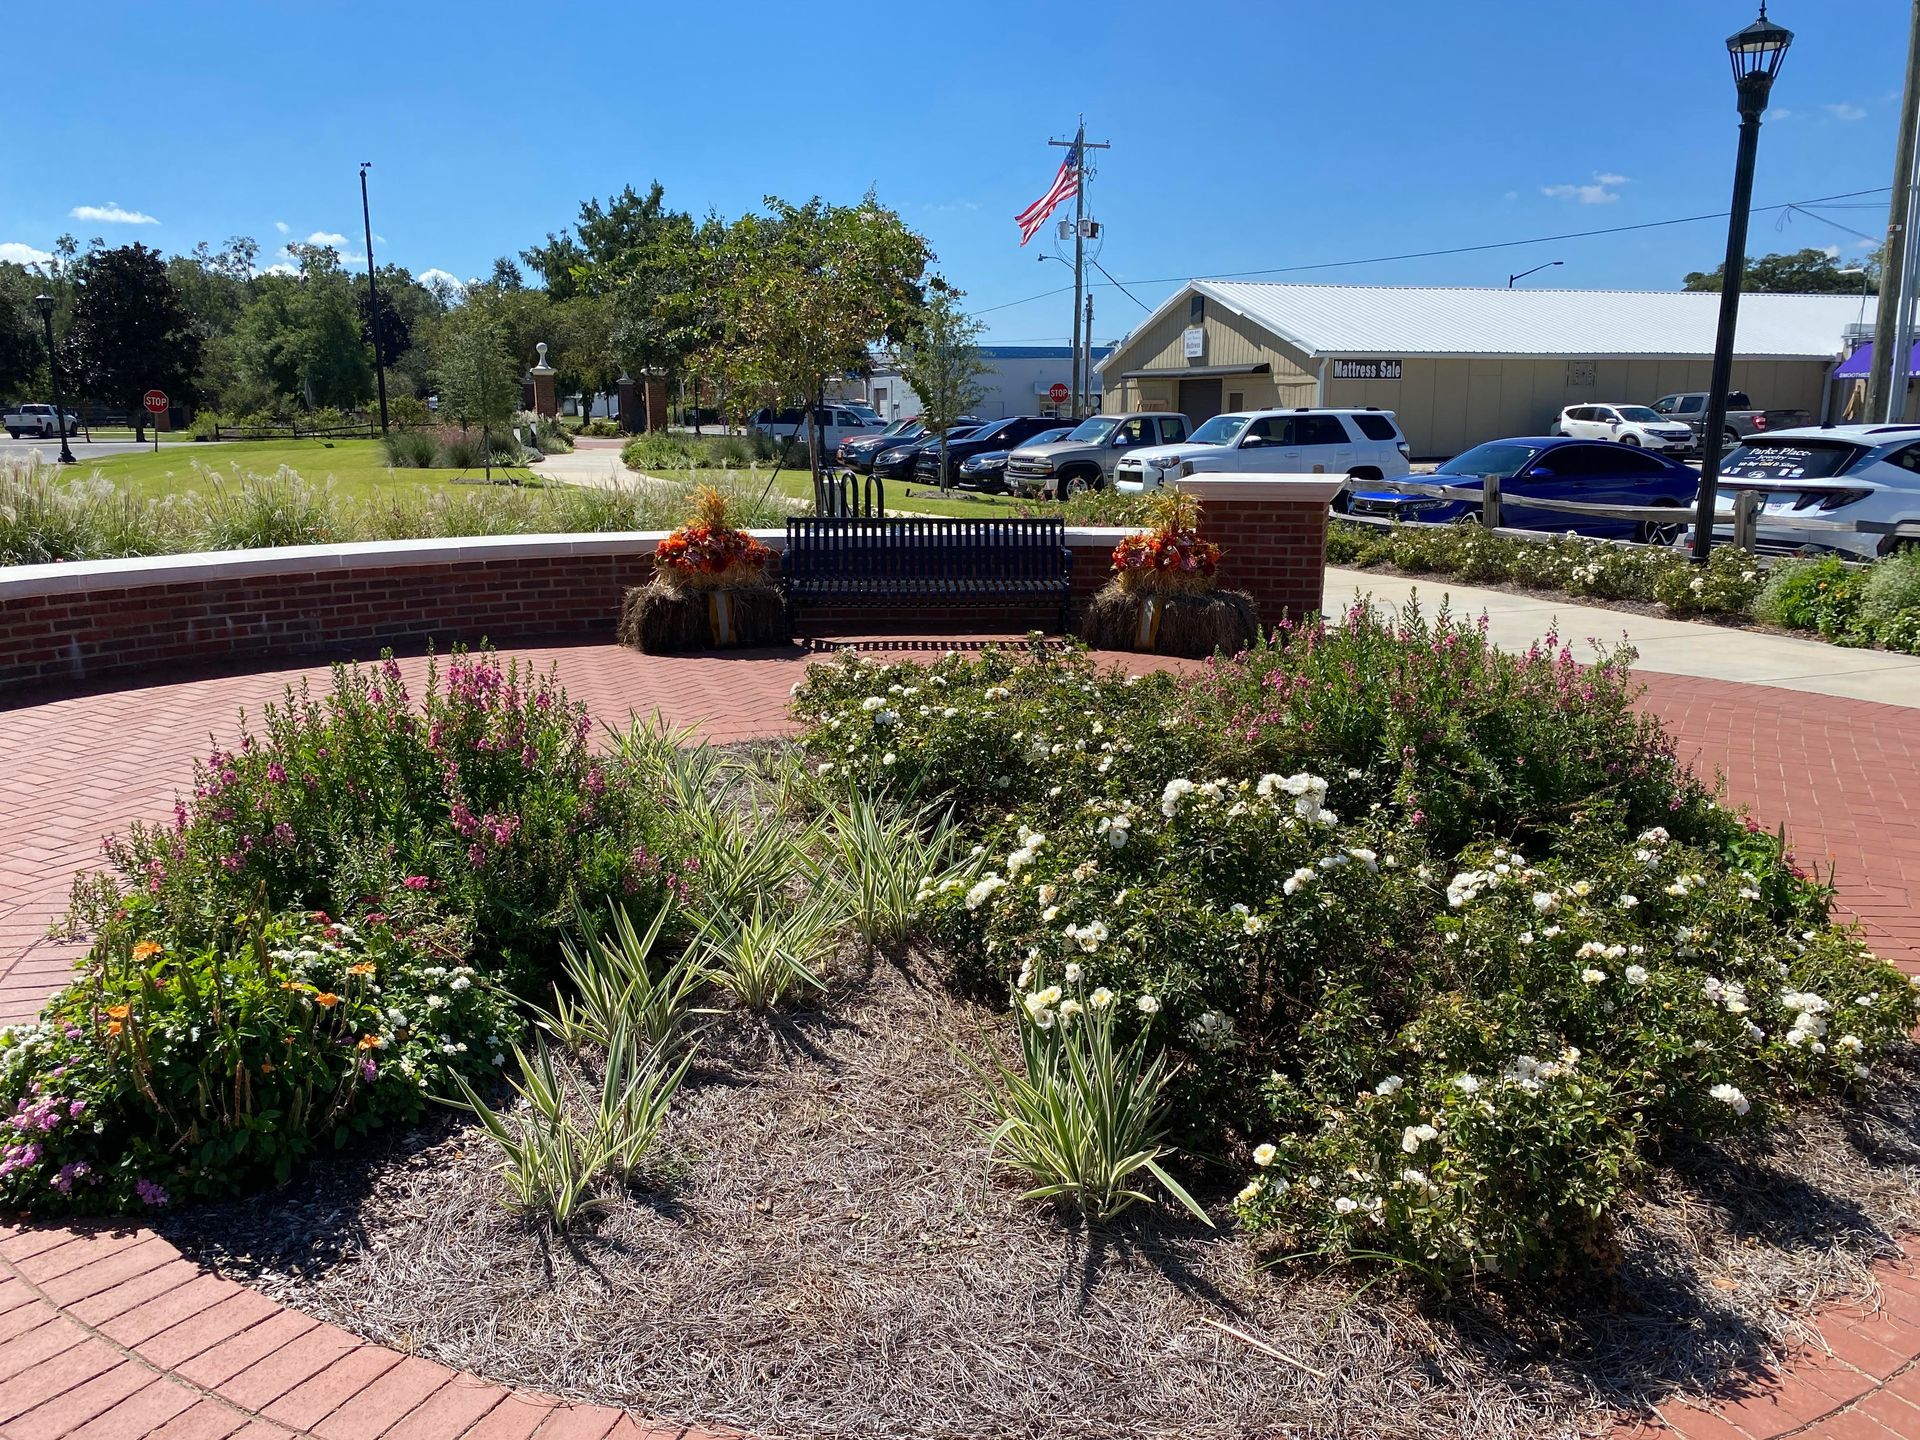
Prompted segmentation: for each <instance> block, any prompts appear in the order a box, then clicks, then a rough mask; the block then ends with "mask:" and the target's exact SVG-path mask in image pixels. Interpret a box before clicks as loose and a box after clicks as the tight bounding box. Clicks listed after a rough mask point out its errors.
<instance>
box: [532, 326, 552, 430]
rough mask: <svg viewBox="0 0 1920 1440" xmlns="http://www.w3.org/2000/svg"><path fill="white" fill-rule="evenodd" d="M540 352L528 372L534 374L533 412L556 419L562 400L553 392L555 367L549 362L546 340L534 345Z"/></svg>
mask: <svg viewBox="0 0 1920 1440" xmlns="http://www.w3.org/2000/svg"><path fill="white" fill-rule="evenodd" d="M533 348H534V349H535V350H536V351H538V352H539V355H540V360H539V363H538V364H536V365H535V366H534V367H533V369H532V370H531V371H529V372H528V373H529V374H531V375H532V376H533V413H534V414H536V415H544V416H545V417H546V418H547V419H549V420H551V419H554V418H555V417H556V416H558V415H559V413H560V402H559V401H558V400H557V399H556V398H554V393H553V367H552V366H551V365H549V364H547V346H546V342H545V341H542V342H541V343H540V344H538V345H536V346H534V347H533Z"/></svg>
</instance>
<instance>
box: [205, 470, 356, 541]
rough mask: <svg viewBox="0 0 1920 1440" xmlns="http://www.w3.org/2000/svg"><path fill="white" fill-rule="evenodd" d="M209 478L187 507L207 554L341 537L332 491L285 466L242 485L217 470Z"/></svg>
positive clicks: (208, 475) (332, 539) (209, 474)
mask: <svg viewBox="0 0 1920 1440" xmlns="http://www.w3.org/2000/svg"><path fill="white" fill-rule="evenodd" d="M206 479H207V481H208V482H209V483H208V484H207V486H206V488H205V489H202V490H196V491H194V492H193V493H192V495H191V496H190V497H188V499H187V502H186V508H187V509H188V511H189V513H190V514H191V516H192V524H193V527H194V533H195V538H196V539H197V540H199V541H200V542H202V547H203V548H205V549H208V550H256V549H264V548H267V547H270V546H275V545H325V544H327V543H328V542H330V541H334V540H338V539H340V538H341V536H340V534H339V532H338V531H336V530H335V528H334V521H335V516H336V514H337V510H336V507H335V506H334V504H333V500H332V497H331V495H330V494H329V493H328V489H327V487H326V486H325V485H315V484H312V483H311V482H309V481H306V480H303V479H302V478H301V477H300V475H299V473H298V472H296V471H294V470H291V469H289V468H288V467H287V466H285V465H282V466H281V467H280V468H279V469H278V470H277V471H275V472H274V473H273V474H272V475H271V476H266V477H259V476H255V477H253V478H252V480H251V482H250V483H247V484H242V485H235V484H232V483H231V482H230V481H228V480H227V479H226V478H225V477H223V476H222V475H220V474H219V473H218V472H217V471H209V472H207V475H206Z"/></svg>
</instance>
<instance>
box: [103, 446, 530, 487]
mask: <svg viewBox="0 0 1920 1440" xmlns="http://www.w3.org/2000/svg"><path fill="white" fill-rule="evenodd" d="M81 464H82V466H84V467H90V468H91V469H94V470H97V471H98V472H99V473H100V474H102V475H104V476H106V477H107V478H108V479H109V480H112V481H114V482H115V483H116V484H119V485H122V486H124V487H126V488H127V489H129V490H132V491H133V492H135V493H136V494H140V495H145V496H151V497H155V498H158V497H160V496H165V495H176V494H182V493H184V492H186V491H189V490H200V489H205V488H206V486H207V485H208V484H209V483H210V477H209V475H208V474H207V472H209V471H212V472H216V473H217V474H219V475H221V476H231V475H233V473H234V472H235V470H236V469H237V470H239V471H241V472H243V473H253V474H260V475H271V474H273V473H274V472H275V471H277V470H278V469H279V468H280V467H281V466H282V465H285V466H288V467H290V468H292V469H294V470H296V471H298V472H299V473H300V475H301V476H302V477H303V478H304V479H306V480H310V481H313V482H315V483H320V482H327V481H330V482H331V483H332V486H333V488H334V490H335V491H336V492H337V493H338V494H340V495H341V496H343V497H352V498H354V499H361V500H365V499H372V498H373V497H375V496H377V495H383V494H386V495H390V494H393V493H394V492H395V491H396V490H401V489H412V490H418V489H421V488H423V487H439V486H443V485H447V484H449V483H450V482H452V481H454V480H456V479H460V478H463V477H464V478H467V479H470V480H478V479H480V478H481V475H482V473H483V472H482V471H480V470H477V469H476V470H397V469H396V470H390V469H389V467H388V465H387V458H386V455H385V453H384V452H383V451H382V450H381V448H380V442H379V441H377V440H244V441H234V442H231V443H228V444H223V445H196V446H193V447H191V448H190V449H189V450H187V451H185V452H183V451H182V450H180V449H179V448H178V447H175V446H169V445H162V446H161V448H160V450H159V453H157V454H156V453H155V452H154V451H152V450H145V451H142V452H140V453H139V454H133V455H110V456H107V457H106V458H104V459H100V460H94V461H91V462H89V461H85V460H83V461H82V462H81ZM493 473H494V474H495V475H496V476H499V475H500V474H502V473H503V472H502V471H500V470H499V469H498V468H496V469H495V470H494V472H493ZM526 473H527V472H526V471H524V470H522V471H520V472H519V474H520V475H521V476H522V478H525V476H526Z"/></svg>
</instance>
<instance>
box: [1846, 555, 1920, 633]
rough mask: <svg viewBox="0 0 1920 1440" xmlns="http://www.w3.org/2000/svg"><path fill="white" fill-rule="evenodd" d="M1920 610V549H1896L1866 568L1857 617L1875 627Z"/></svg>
mask: <svg viewBox="0 0 1920 1440" xmlns="http://www.w3.org/2000/svg"><path fill="white" fill-rule="evenodd" d="M1915 610H1920V549H1913V548H1908V549H1903V550H1896V551H1895V552H1894V553H1893V554H1891V555H1889V556H1887V557H1886V558H1885V559H1882V560H1877V561H1875V562H1874V563H1873V564H1872V565H1870V566H1868V567H1867V570H1866V574H1865V579H1864V582H1863V583H1862V585H1861V586H1860V618H1861V620H1862V621H1863V622H1865V624H1866V625H1867V626H1869V627H1870V628H1873V629H1875V630H1878V628H1879V627H1880V626H1882V625H1884V624H1886V623H1888V622H1890V621H1892V620H1893V619H1894V618H1895V617H1896V616H1899V615H1902V614H1906V613H1908V612H1911V611H1915Z"/></svg>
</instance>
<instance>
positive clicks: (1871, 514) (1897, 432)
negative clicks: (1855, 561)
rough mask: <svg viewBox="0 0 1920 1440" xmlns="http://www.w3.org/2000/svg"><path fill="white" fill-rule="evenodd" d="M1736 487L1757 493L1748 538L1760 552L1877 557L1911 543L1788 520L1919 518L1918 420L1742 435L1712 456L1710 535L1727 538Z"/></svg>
mask: <svg viewBox="0 0 1920 1440" xmlns="http://www.w3.org/2000/svg"><path fill="white" fill-rule="evenodd" d="M1742 490H1756V491H1758V492H1759V493H1760V512H1759V514H1758V515H1757V516H1756V517H1755V526H1754V542H1755V544H1756V545H1757V547H1758V548H1759V549H1761V550H1765V551H1771V552H1773V553H1776V554H1781V553H1787V552H1791V551H1795V550H1816V551H1834V552H1837V553H1839V554H1841V555H1847V556H1855V557H1858V558H1860V559H1862V560H1870V559H1872V558H1873V557H1874V556H1876V555H1885V554H1887V553H1888V552H1890V551H1892V550H1893V549H1895V548H1896V547H1898V546H1899V545H1901V544H1903V543H1904V544H1911V543H1912V542H1911V541H1904V542H1903V541H1900V540H1896V539H1895V538H1894V537H1892V536H1888V535H1874V534H1862V533H1859V532H1856V531H1847V530H1813V529H1803V528H1800V527H1798V526H1796V525H1794V524H1793V523H1792V522H1793V521H1795V520H1874V521H1880V522H1882V523H1885V524H1893V525H1899V524H1920V425H1808V426H1802V427H1800V428H1797V429H1791V430H1769V431H1768V432H1767V433H1766V434H1765V435H1749V436H1748V437H1747V438H1746V439H1745V440H1743V441H1741V442H1740V444H1739V445H1738V446H1737V447H1736V448H1735V449H1733V450H1732V451H1730V452H1729V453H1728V455H1727V457H1726V459H1724V460H1723V461H1721V462H1720V488H1719V493H1718V495H1717V497H1716V499H1717V501H1718V506H1717V510H1716V515H1717V518H1718V523H1717V524H1716V525H1715V526H1714V534H1715V536H1716V537H1717V538H1719V539H1721V540H1727V539H1731V538H1732V535H1733V497H1734V496H1735V495H1736V494H1738V493H1739V492H1740V491H1742Z"/></svg>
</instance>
